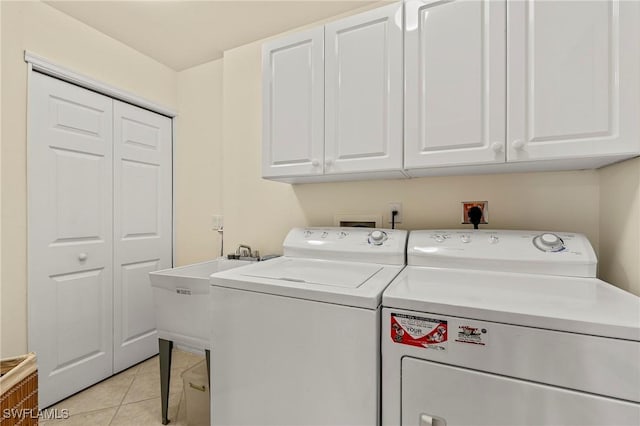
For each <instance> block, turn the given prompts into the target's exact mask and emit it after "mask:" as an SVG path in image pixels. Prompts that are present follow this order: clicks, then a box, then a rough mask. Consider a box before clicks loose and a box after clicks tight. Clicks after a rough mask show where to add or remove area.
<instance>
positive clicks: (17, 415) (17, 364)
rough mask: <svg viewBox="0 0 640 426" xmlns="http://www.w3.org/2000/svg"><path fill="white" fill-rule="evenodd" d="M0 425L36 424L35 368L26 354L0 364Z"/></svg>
mask: <svg viewBox="0 0 640 426" xmlns="http://www.w3.org/2000/svg"><path fill="white" fill-rule="evenodd" d="M0 375H1V376H0V425H2V426H13V425H21V426H22V425H37V424H38V366H37V363H36V355H35V354H34V353H29V354H26V355H22V356H19V357H15V358H7V359H3V360H1V361H0Z"/></svg>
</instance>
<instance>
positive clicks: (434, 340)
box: [391, 313, 447, 351]
mask: <svg viewBox="0 0 640 426" xmlns="http://www.w3.org/2000/svg"><path fill="white" fill-rule="evenodd" d="M391 340H393V341H394V342H395V343H401V344H403V345H411V346H418V347H421V348H427V349H435V350H440V351H444V350H446V349H447V321H445V320H441V319H436V318H425V317H416V316H413V315H403V314H394V313H392V314H391Z"/></svg>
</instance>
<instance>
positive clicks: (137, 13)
mask: <svg viewBox="0 0 640 426" xmlns="http://www.w3.org/2000/svg"><path fill="white" fill-rule="evenodd" d="M46 3H47V4H48V5H50V6H51V7H53V8H55V9H57V10H59V11H61V12H63V13H65V14H67V15H69V16H71V17H73V18H75V19H77V20H79V21H81V22H84V23H85V24H87V25H89V26H91V27H93V28H95V29H97V30H98V31H100V32H102V33H104V34H106V35H108V36H110V37H112V38H114V39H116V40H119V41H121V42H122V43H124V44H126V45H128V46H130V47H132V48H134V49H136V50H137V51H139V52H141V53H143V54H145V55H147V56H150V57H152V58H154V59H155V60H157V61H158V62H161V63H163V64H165V65H166V66H168V67H170V68H172V69H174V70H176V71H181V70H184V69H187V68H191V67H193V66H195V65H199V64H202V63H205V62H209V61H212V60H214V59H219V58H221V57H222V54H223V52H224V51H225V50H228V49H232V48H234V47H238V46H242V45H243V44H247V43H250V42H252V41H256V40H260V39H263V38H266V37H269V36H271V35H275V34H278V33H281V32H284V31H287V30H291V29H294V28H297V27H300V26H303V25H306V24H310V23H313V22H315V21H319V20H322V19H325V18H328V17H331V16H335V15H339V14H341V13H345V12H348V11H350V10H354V9H358V8H362V7H365V6H367V5H370V4H372V3H374V2H373V1H367V0H350V1H328V0H324V1H319V0H310V1H270V0H263V1H244V0H234V1H218V0H209V1H190V0H173V1H160V0H156V1H153V0H145V1H77V0H75V1H57V0H56V1H46Z"/></svg>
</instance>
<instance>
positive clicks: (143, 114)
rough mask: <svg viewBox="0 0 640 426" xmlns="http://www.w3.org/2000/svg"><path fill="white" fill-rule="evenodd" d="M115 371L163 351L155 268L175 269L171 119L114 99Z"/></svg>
mask: <svg viewBox="0 0 640 426" xmlns="http://www.w3.org/2000/svg"><path fill="white" fill-rule="evenodd" d="M113 120H114V125H113V128H114V132H113V133H114V134H113V152H114V162H113V170H114V174H113V176H114V190H113V197H114V201H113V212H114V213H113V231H114V248H113V259H114V260H113V262H114V279H113V295H114V312H113V316H114V320H113V321H114V322H113V330H114V331H113V341H114V343H113V344H114V354H113V369H114V372H118V371H121V370H124V369H125V368H127V367H130V366H131V365H133V364H135V363H138V362H140V361H142V360H144V359H146V358H149V357H150V356H152V355H154V354H156V353H158V333H157V332H156V321H155V312H154V306H153V296H152V293H151V282H150V281H149V272H153V271H156V270H158V269H166V268H170V267H171V238H172V235H171V229H172V228H171V221H172V217H171V158H172V152H171V151H172V145H171V119H169V118H167V117H165V116H162V115H159V114H156V113H153V112H151V111H147V110H145V109H142V108H138V107H135V106H133V105H129V104H126V103H124V102H119V101H114V108H113Z"/></svg>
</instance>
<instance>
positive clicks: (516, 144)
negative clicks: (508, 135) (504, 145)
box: [511, 139, 525, 151]
mask: <svg viewBox="0 0 640 426" xmlns="http://www.w3.org/2000/svg"><path fill="white" fill-rule="evenodd" d="M524 145H525V144H524V141H523V140H522V139H516V140H515V141H513V143H512V144H511V146H512V147H513V149H517V150H519V151H520V150H522V149H524Z"/></svg>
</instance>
